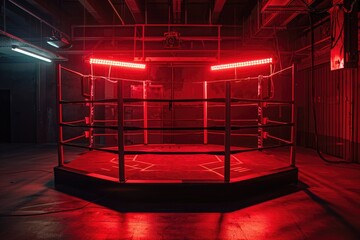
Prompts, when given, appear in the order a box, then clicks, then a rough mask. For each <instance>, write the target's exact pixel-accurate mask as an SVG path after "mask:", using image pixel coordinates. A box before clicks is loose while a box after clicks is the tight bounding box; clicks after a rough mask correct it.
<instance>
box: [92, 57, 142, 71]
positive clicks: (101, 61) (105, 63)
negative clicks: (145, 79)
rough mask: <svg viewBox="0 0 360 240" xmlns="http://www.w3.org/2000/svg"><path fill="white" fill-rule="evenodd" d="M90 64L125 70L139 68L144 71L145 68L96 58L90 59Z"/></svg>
mask: <svg viewBox="0 0 360 240" xmlns="http://www.w3.org/2000/svg"><path fill="white" fill-rule="evenodd" d="M90 64H100V65H109V66H117V67H127V68H140V69H145V67H146V65H145V64H139V63H128V62H119V61H112V60H104V59H97V58H90Z"/></svg>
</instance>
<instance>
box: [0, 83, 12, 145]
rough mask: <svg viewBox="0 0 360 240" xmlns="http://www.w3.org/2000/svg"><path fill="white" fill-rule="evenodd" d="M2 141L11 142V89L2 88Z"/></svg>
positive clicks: (0, 139)
mask: <svg viewBox="0 0 360 240" xmlns="http://www.w3.org/2000/svg"><path fill="white" fill-rule="evenodd" d="M0 113H1V114H0V116H1V117H0V142H2V143H4V142H11V130H10V129H11V121H10V90H6V89H5V90H4V89H0Z"/></svg>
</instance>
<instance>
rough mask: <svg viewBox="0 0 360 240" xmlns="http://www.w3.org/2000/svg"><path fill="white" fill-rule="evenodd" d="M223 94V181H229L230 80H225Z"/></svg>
mask: <svg viewBox="0 0 360 240" xmlns="http://www.w3.org/2000/svg"><path fill="white" fill-rule="evenodd" d="M225 92H226V96H225V156H224V181H225V182H230V157H231V154H230V147H231V82H230V81H227V82H226V90H225Z"/></svg>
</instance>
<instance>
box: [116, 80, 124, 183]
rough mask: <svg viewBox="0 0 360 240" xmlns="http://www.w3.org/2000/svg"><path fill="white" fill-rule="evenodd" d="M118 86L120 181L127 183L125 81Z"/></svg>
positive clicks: (118, 83)
mask: <svg viewBox="0 0 360 240" xmlns="http://www.w3.org/2000/svg"><path fill="white" fill-rule="evenodd" d="M117 86H118V106H117V107H118V158H119V181H120V182H125V156H124V99H123V81H121V80H119V81H118V82H117Z"/></svg>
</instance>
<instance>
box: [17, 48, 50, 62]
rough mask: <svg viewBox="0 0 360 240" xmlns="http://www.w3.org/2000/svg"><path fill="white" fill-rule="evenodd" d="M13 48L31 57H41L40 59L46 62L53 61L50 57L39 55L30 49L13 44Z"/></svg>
mask: <svg viewBox="0 0 360 240" xmlns="http://www.w3.org/2000/svg"><path fill="white" fill-rule="evenodd" d="M11 50H13V51H15V52H18V53H22V54H24V55H27V56H30V57H33V58H37V59H40V60H42V61H45V62H51V60H50V59H49V58H46V57H43V56H40V55H38V54H36V53H33V52H30V51H28V50H25V49H22V48H19V47H17V46H12V47H11Z"/></svg>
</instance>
